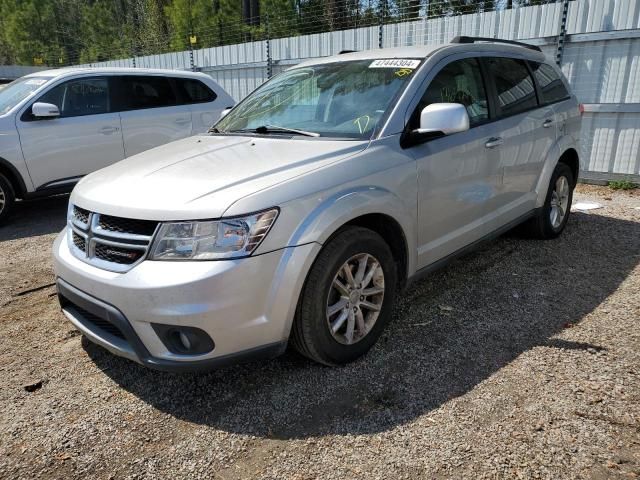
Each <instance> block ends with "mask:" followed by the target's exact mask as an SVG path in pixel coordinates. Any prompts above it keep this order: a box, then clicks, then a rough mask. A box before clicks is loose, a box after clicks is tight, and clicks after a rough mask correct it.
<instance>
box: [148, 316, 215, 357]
mask: <svg viewBox="0 0 640 480" xmlns="http://www.w3.org/2000/svg"><path fill="white" fill-rule="evenodd" d="M151 326H152V327H153V329H154V331H155V332H156V334H157V335H158V337H159V338H160V340H161V341H162V343H163V344H164V346H165V347H166V348H167V350H169V351H170V352H171V353H173V354H176V355H203V354H205V353H209V352H211V351H212V350H213V349H214V348H215V344H214V343H213V340H212V339H211V337H210V336H209V334H207V332H205V331H204V330H202V329H200V328H196V327H182V326H180V327H178V326H175V325H162V324H159V323H152V324H151Z"/></svg>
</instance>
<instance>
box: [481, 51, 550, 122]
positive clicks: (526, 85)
mask: <svg viewBox="0 0 640 480" xmlns="http://www.w3.org/2000/svg"><path fill="white" fill-rule="evenodd" d="M488 64H489V75H490V78H491V79H492V81H493V83H494V84H495V87H496V93H497V95H498V107H499V108H500V114H501V115H502V116H503V117H506V116H509V115H515V114H516V113H520V112H524V111H525V110H529V109H530V108H533V107H535V106H536V105H537V104H538V102H537V99H536V92H535V90H534V88H533V80H532V79H531V75H529V70H528V69H527V66H526V65H525V63H524V62H523V61H521V60H515V59H513V58H490V59H489V60H488Z"/></svg>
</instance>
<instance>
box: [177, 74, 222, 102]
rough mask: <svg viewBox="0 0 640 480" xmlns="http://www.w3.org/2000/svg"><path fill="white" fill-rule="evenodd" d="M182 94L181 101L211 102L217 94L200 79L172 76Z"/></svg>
mask: <svg viewBox="0 0 640 480" xmlns="http://www.w3.org/2000/svg"><path fill="white" fill-rule="evenodd" d="M174 82H175V83H176V86H177V87H178V89H179V90H180V93H181V95H182V103H204V102H213V101H214V100H215V99H216V97H217V95H216V94H215V92H214V91H213V90H211V89H210V88H209V87H207V86H206V85H205V84H204V83H202V82H201V81H200V80H193V79H190V78H174Z"/></svg>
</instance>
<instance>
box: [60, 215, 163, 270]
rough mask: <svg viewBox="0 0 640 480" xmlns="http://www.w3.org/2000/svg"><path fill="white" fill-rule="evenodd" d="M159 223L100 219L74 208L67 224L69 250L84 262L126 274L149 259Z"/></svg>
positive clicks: (109, 217)
mask: <svg viewBox="0 0 640 480" xmlns="http://www.w3.org/2000/svg"><path fill="white" fill-rule="evenodd" d="M158 223H159V222H154V221H151V220H137V219H132V218H121V217H114V216H111V215H101V214H99V213H95V212H89V211H87V210H84V209H82V208H80V207H76V206H74V207H73V209H72V214H71V215H70V218H69V222H68V228H69V235H68V237H69V247H70V249H71V251H72V253H73V254H74V255H75V256H76V257H77V258H79V259H81V260H82V261H84V262H87V263H90V264H92V265H94V266H96V267H98V268H102V269H105V270H111V271H114V272H119V273H123V272H126V271H128V270H130V269H131V268H133V266H134V265H135V264H137V263H138V262H140V261H142V259H143V258H144V257H145V256H146V255H147V252H148V250H149V248H150V246H151V242H152V240H153V234H154V233H155V231H156V228H157V227H158ZM71 247H75V248H71Z"/></svg>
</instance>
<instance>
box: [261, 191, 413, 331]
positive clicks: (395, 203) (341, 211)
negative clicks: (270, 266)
mask: <svg viewBox="0 0 640 480" xmlns="http://www.w3.org/2000/svg"><path fill="white" fill-rule="evenodd" d="M293 208H295V207H293ZM286 209H287V207H286V206H285V207H284V210H286ZM281 213H284V215H282V216H283V217H284V218H290V217H291V216H292V215H289V213H291V212H281ZM368 214H382V215H386V216H388V217H390V218H392V219H393V220H395V221H396V222H397V223H398V224H399V225H400V228H401V229H402V232H403V234H404V237H405V238H404V239H405V241H406V246H407V252H406V254H407V273H408V274H409V276H411V275H412V274H413V273H414V272H415V268H416V267H415V265H416V247H415V243H416V232H415V218H412V215H415V210H413V209H407V208H406V206H405V205H404V203H403V202H402V201H401V199H400V198H398V197H397V196H396V195H394V194H393V193H392V192H390V191H389V190H385V189H384V188H381V187H379V186H363V187H358V188H355V189H349V190H342V191H339V192H337V193H335V194H333V195H330V196H328V197H327V198H325V199H324V200H322V201H320V202H319V203H318V204H317V205H316V206H315V208H313V209H312V210H311V212H310V213H309V214H308V215H307V216H306V217H305V218H304V219H303V221H302V222H300V223H299V224H298V226H297V228H295V229H294V230H293V234H292V235H291V237H290V238H289V241H288V242H287V247H286V248H285V249H284V250H285V253H284V255H283V257H282V260H281V262H280V265H279V266H278V269H277V272H276V274H275V275H274V281H273V282H272V284H271V287H270V293H269V297H270V299H271V301H270V303H271V304H272V305H274V306H278V308H279V309H281V310H282V311H281V312H279V314H278V315H277V316H282V317H283V318H284V319H285V322H284V324H283V331H282V338H284V339H286V338H288V335H289V332H290V329H291V324H292V322H293V318H294V316H295V310H296V306H297V303H298V298H299V295H300V292H301V290H302V287H303V285H304V282H305V280H306V277H307V274H308V272H309V270H310V269H311V266H312V265H313V263H314V262H315V260H316V258H317V256H318V254H319V253H320V251H321V250H322V245H323V244H324V243H326V242H327V241H328V240H329V239H330V238H331V236H332V235H333V234H334V233H335V232H336V231H338V230H339V229H340V228H341V227H342V226H343V225H345V224H347V223H349V222H350V221H352V220H354V219H356V218H358V217H361V216H363V215H368ZM302 252H304V253H302ZM285 307H286V308H285Z"/></svg>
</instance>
